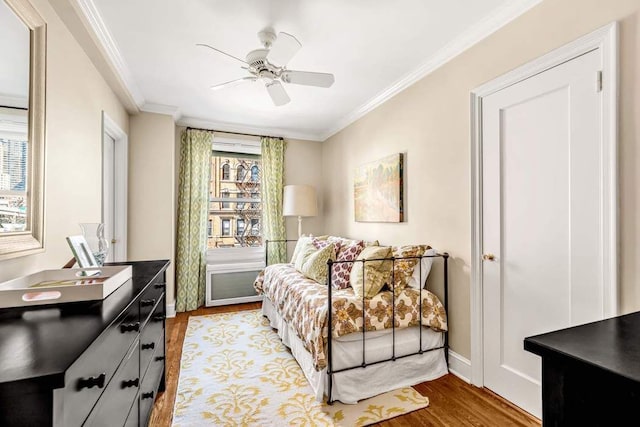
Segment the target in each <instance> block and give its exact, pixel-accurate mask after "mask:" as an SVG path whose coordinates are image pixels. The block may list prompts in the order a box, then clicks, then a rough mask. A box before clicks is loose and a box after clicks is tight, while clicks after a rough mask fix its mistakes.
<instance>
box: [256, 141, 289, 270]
mask: <svg viewBox="0 0 640 427" xmlns="http://www.w3.org/2000/svg"><path fill="white" fill-rule="evenodd" d="M261 142H262V171H263V172H262V173H263V175H262V184H261V187H262V235H263V238H264V239H265V240H284V239H286V234H285V228H284V216H282V191H283V187H284V149H285V146H286V143H285V142H284V140H282V139H280V138H268V137H263V138H262V140H261ZM286 259H287V246H286V244H285V243H276V244H271V243H270V244H269V259H268V260H267V265H271V264H278V263H284V262H287V261H286Z"/></svg>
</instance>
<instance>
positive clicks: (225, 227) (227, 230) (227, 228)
mask: <svg viewBox="0 0 640 427" xmlns="http://www.w3.org/2000/svg"><path fill="white" fill-rule="evenodd" d="M222 236H223V237H224V236H231V220H230V219H223V220H222Z"/></svg>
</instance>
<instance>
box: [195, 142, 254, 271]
mask: <svg viewBox="0 0 640 427" xmlns="http://www.w3.org/2000/svg"><path fill="white" fill-rule="evenodd" d="M212 149H213V151H218V152H228V153H236V154H237V153H242V154H254V155H256V154H257V155H261V154H262V149H261V143H260V139H259V138H251V137H235V136H234V137H228V136H226V135H225V136H218V135H214V138H213V144H212ZM238 166H239V165H236V166H235V169H234V168H233V165H230V170H231V171H232V172H235V173H236V174H237V167H238ZM244 168H245V178H246V176H247V175H246V174H247V173H249V171H250V170H251V168H250V167H249V168H247V167H246V166H244ZM230 173H231V172H230ZM229 178H230V181H233V178H237V175H236V176H235V177H233V178H231V176H230V177H229ZM252 193H256V194H258V200H259V202H258V203H262V200H261V192H260V191H256V192H249V193H248V197H247V198H245V199H243V202H244V203H252V202H253V200H251V199H250V198H251V194H252ZM231 195H232V194H230V196H231ZM236 199H237V195H236ZM254 203H255V202H254ZM250 206H252V207H253V206H255V205H250ZM261 222H262V220H261V219H259V220H258V223H259V224H260V223H261ZM248 225H249V224H245V230H246V228H247V226H248ZM221 228H222V224H221ZM221 231H222V230H221ZM220 234H222V232H221V233H220ZM225 237H227V236H225ZM228 237H233V233H232V236H228ZM264 245H265V242H264V239H263V240H262V245H260V246H249V247H216V248H208V249H207V264H210V265H211V264H220V263H222V264H226V263H245V262H260V263H262V264H264V254H265V247H264Z"/></svg>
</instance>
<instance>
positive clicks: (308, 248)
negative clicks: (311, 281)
mask: <svg viewBox="0 0 640 427" xmlns="http://www.w3.org/2000/svg"><path fill="white" fill-rule="evenodd" d="M317 250H318V248H316V247H315V246H314V245H313V240H312V239H311V238H309V239H305V241H304V242H303V243H302V245H301V246H300V250H299V251H298V253H297V256H296V262H295V263H294V264H293V265H294V266H295V268H296V270H298V271H302V266H303V265H304V263H305V262H306V261H307V258H309V257H310V256H311V255H313V254H314V253H316V251H317Z"/></svg>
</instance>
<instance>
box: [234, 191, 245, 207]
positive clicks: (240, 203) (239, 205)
mask: <svg viewBox="0 0 640 427" xmlns="http://www.w3.org/2000/svg"><path fill="white" fill-rule="evenodd" d="M237 197H238V199H240V200H242V199H246V198H247V195H246V194H245V193H238V196H237ZM236 208H238V209H244V202H241V201H238V203H236Z"/></svg>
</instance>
